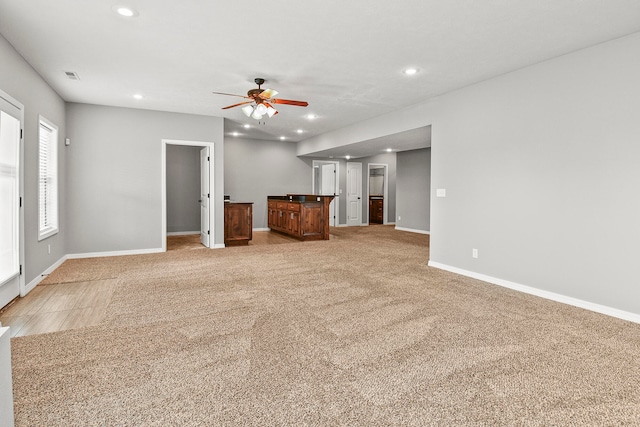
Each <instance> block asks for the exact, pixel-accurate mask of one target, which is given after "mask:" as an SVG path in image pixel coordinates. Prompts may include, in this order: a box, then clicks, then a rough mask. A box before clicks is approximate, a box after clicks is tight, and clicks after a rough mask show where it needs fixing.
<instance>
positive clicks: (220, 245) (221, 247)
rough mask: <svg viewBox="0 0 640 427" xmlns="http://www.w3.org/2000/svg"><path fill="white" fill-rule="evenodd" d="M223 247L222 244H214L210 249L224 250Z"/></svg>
mask: <svg viewBox="0 0 640 427" xmlns="http://www.w3.org/2000/svg"><path fill="white" fill-rule="evenodd" d="M225 247H226V246H225V245H224V243H216V244H214V245H213V247H212V248H211V249H224V248H225Z"/></svg>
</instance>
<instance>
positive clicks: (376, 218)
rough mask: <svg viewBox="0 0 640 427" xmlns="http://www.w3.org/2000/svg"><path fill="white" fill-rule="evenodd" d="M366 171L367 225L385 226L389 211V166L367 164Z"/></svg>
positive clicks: (384, 164)
mask: <svg viewBox="0 0 640 427" xmlns="http://www.w3.org/2000/svg"><path fill="white" fill-rule="evenodd" d="M367 169H368V171H367V176H368V179H367V199H368V200H367V202H368V203H367V207H368V210H367V217H368V218H369V224H386V223H387V222H388V215H387V212H388V210H389V200H388V193H389V177H388V169H389V165H387V164H386V163H369V164H368V166H367Z"/></svg>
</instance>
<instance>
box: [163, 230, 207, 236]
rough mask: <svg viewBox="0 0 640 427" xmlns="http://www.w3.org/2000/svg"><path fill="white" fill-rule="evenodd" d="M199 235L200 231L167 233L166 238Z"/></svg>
mask: <svg viewBox="0 0 640 427" xmlns="http://www.w3.org/2000/svg"><path fill="white" fill-rule="evenodd" d="M194 234H200V230H196V231H167V236H191V235H194Z"/></svg>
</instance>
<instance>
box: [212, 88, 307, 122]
mask: <svg viewBox="0 0 640 427" xmlns="http://www.w3.org/2000/svg"><path fill="white" fill-rule="evenodd" d="M254 81H255V82H256V84H257V85H258V88H257V89H251V90H249V91H248V92H247V96H244V95H235V94H232V93H223V92H213V93H214V94H216V95H228V96H238V97H240V98H246V99H250V101H244V102H239V103H237V104H233V105H229V106H227V107H222V109H223V110H228V109H229V108H233V107H239V106H240V105H244V107H242V112H243V113H244V114H246V116H247V117H251V118H254V119H256V120H262V118H263V117H264V116H265V115H267V116H268V117H273V116H275V115H276V114H278V111H277V110H276V109H275V108H273V105H272V104H286V105H295V106H297V107H306V106H307V105H309V103H308V102H305V101H293V100H291V99H280V98H274V97H275V96H276V95H277V94H278V92H277V91H275V90H273V89H262V88H260V86H262V85H263V84H264V79H261V78H256V79H254ZM251 104H253V105H251Z"/></svg>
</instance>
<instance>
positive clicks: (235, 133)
mask: <svg viewBox="0 0 640 427" xmlns="http://www.w3.org/2000/svg"><path fill="white" fill-rule="evenodd" d="M231 135H233V136H238V135H240V134H239V133H238V132H231Z"/></svg>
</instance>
